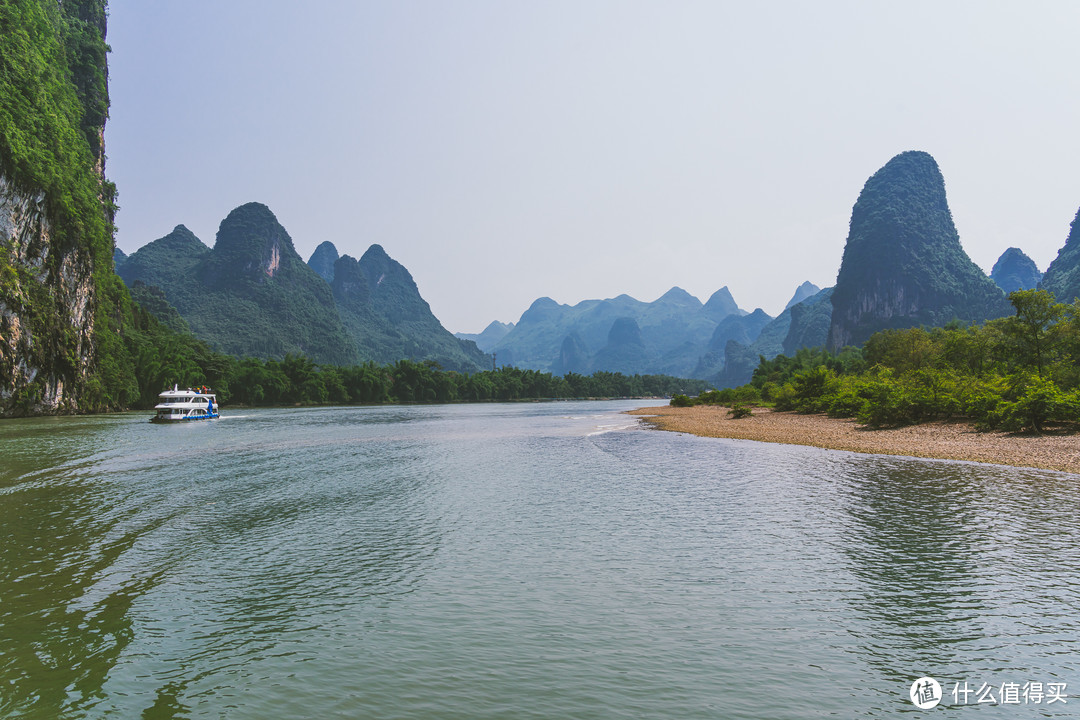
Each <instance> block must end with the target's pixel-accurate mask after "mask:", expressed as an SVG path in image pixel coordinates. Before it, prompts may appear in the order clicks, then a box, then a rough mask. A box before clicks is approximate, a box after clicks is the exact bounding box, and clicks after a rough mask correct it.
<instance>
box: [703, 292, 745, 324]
mask: <svg viewBox="0 0 1080 720" xmlns="http://www.w3.org/2000/svg"><path fill="white" fill-rule="evenodd" d="M704 307H705V313H706V315H708V316H709V317H710V318H712V319H713V321H715V322H720V321H721V320H723V319H724V318H726V317H727V316H728V315H735V314H737V313H738V312H739V306H738V305H737V304H736V303H735V298H733V297H731V291H730V290H728V288H727V285H725V286H724V287H722V288H720V289H719V290H717V291H716V292H714V293H713V294H712V295H711V296H710V297H709V299H708V301H707V302H706V303H705V306H704Z"/></svg>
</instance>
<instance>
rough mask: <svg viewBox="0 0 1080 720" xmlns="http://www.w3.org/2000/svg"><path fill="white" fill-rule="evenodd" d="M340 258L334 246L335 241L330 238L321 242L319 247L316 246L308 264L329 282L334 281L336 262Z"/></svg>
mask: <svg viewBox="0 0 1080 720" xmlns="http://www.w3.org/2000/svg"><path fill="white" fill-rule="evenodd" d="M337 260H338V251H337V248H336V247H334V243H332V242H330V241H329V240H327V241H325V242H322V243H319V247H317V248H315V252H313V253H311V257H310V258H308V261H307V264H308V267H310V268H311V269H312V270H314V271H315V272H317V273H319V275H320V276H322V279H323V280H325V281H326V282H328V283H332V282H334V263H336V262H337Z"/></svg>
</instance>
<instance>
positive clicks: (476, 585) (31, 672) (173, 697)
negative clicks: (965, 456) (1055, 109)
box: [0, 401, 1080, 719]
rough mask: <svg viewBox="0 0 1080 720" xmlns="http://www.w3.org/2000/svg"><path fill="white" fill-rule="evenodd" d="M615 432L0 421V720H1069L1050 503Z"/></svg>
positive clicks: (896, 472) (1076, 565)
mask: <svg viewBox="0 0 1080 720" xmlns="http://www.w3.org/2000/svg"><path fill="white" fill-rule="evenodd" d="M641 404H642V403H641V401H621V402H590V403H547V404H512V405H463V406H426V407H380V408H318V409H295V410H292V409H287V410H238V411H233V412H230V411H229V409H228V408H225V411H224V412H225V414H226V416H225V417H223V418H222V419H221V420H218V421H213V422H206V423H195V424H191V425H184V426H178V427H159V426H155V425H151V424H150V423H148V422H146V418H147V416H146V414H145V413H144V414H137V415H136V414H124V415H112V416H103V417H91V418H61V419H36V420H18V421H5V422H2V423H0V717H5V718H6V717H28V718H55V717H63V718H99V717H116V718H170V717H177V718H218V717H227V718H230V719H231V718H259V719H262V718H424V719H441V718H462V719H465V718H470V719H471V718H770V719H771V718H817V717H841V718H850V717H867V718H869V717H882V716H886V715H893V714H900V713H914V714H915V715H920V714H925V715H926V716H927V717H961V715H962V713H967V712H969V711H975V710H981V711H983V714H980V715H979V717H983V718H994V717H999V718H1013V717H1042V716H1051V717H1058V716H1060V717H1067V716H1075V715H1076V714H1077V713H1078V711H1080V697H1076V698H1073V697H1071V695H1070V693H1080V643H1078V641H1080V570H1078V569H1080V476H1076V475H1067V474H1061V473H1051V472H1043V471H1034V470H1016V469H1008V468H1000V467H992V466H986V465H975V464H966V463H955V462H928V461H918V460H909V459H897V458H889V457H879V456H867V455H855V454H851V453H842V452H832V451H824V450H817V449H813V448H805V447H791V446H781V445H767V444H759V443H751V442H741V441H726V440H714V439H703V438H695V437H690V436H685V435H678V434H673V433H663V432H659V431H654V430H648V429H644V428H642V427H639V426H638V424H637V422H636V420H635V419H633V418H631V417H629V416H625V415H621V414H620V411H622V410H625V409H629V408H632V407H635V406H638V405H641ZM922 676H931V677H933V678H935V679H936V680H937V681H938V682H939V683H940V685H941V688H942V690H941V692H942V695H943V696H944V697H943V699H942V701H941V704H940V705H939V706H938V707H937V708H935V709H933V710H920V709H918V708H916V707H915V705H913V704H912V701H911V699H910V698H909V688H910V687H911V685H912V683H913V681H915V680H916V679H917V678H920V677H922ZM965 689H967V690H968V691H969V693H968V694H965V693H964V690H965ZM980 691H981V692H982V700H983V701H984V702H982V703H979V702H977V700H979V692H980ZM990 699H992V700H994V703H990V702H989V700H990ZM1014 699H1015V702H1014ZM963 717H969V715H966V714H965V715H963Z"/></svg>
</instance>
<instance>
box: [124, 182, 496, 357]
mask: <svg viewBox="0 0 1080 720" xmlns="http://www.w3.org/2000/svg"><path fill="white" fill-rule="evenodd" d="M312 259H313V261H314V263H313V264H314V265H315V266H316V267H318V269H319V272H317V271H316V270H315V269H314V268H313V267H311V266H309V265H308V263H305V262H304V261H303V259H301V257H300V256H299V254H297V252H296V249H295V247H294V246H293V242H292V238H291V237H289V234H288V233H287V232H286V231H285V228H283V227H282V226H281V225H280V224H279V223H278V221H277V218H276V217H274V214H273V213H272V212H271V211H270V209H269V208H267V207H266V206H265V205H262V204H260V203H248V204H246V205H242V206H240V207H238V208H236V209H235V210H233V211H232V212H231V213H229V215H228V217H226V218H225V220H223V221H222V223H221V227H220V228H219V230H218V234H217V239H216V242H215V244H214V247H213V248H212V249H211V248H209V247H207V246H206V245H205V244H203V243H202V241H201V240H199V239H198V238H197V237H195V235H194V234H193V233H191V231H190V230H188V229H187V228H186V227H184V226H183V225H178V226H176V228H174V229H173V231H172V232H171V233H169V234H168V235H166V236H165V237H163V238H160V239H158V240H155V241H153V242H151V243H148V244H147V245H145V246H143V247H142V248H140V249H139V250H138V251H136V252H135V253H132V254H131V255H130V256H129V257H127V258H123V259H122V263H121V264H120V265H119V267H118V271H119V274H120V276H121V278H122V279H123V280H124V282H125V283H126V284H127V285H128V286H129V287H132V288H134V287H135V286H136V284H138V285H140V286H148V287H156V288H160V291H161V293H162V294H163V296H164V300H165V301H167V303H166V304H167V305H171V306H172V307H174V308H175V310H176V311H177V312H178V313H179V315H180V316H181V317H182V318H183V320H184V321H185V322H186V323H187V324H188V325H189V326H190V327H191V331H192V332H193V333H194V334H195V335H196V336H197V337H200V338H202V339H204V340H206V341H207V342H209V343H210V344H211V345H212V346H214V347H216V348H218V349H220V350H222V351H223V352H226V353H229V354H232V355H238V356H243V355H251V356H256V357H278V358H280V357H282V356H284V355H285V354H287V353H294V354H303V355H306V356H308V357H310V358H311V359H312V360H314V361H316V362H318V363H326V364H334V365H346V364H353V363H356V362H359V361H361V360H373V361H376V362H380V363H386V362H394V361H397V360H400V359H405V358H408V359H413V360H434V361H435V362H438V363H439V364H440V365H441V366H443V367H444V368H446V369H449V370H461V371H469V372H471V371H475V370H478V369H482V368H484V367H487V366H488V363H489V361H488V358H487V356H486V355H484V353H482V352H481V351H480V350H479V349H478V348H477V347H476V345H475V344H474V343H470V342H463V341H460V340H458V339H456V338H454V337H453V336H452V335H451V334H450V333H449V332H448V331H447V330H446V329H445V328H443V327H442V325H441V324H440V323H439V321H438V320H437V319H436V318H435V316H434V315H433V314H432V313H431V308H430V307H429V306H428V304H427V303H426V302H425V301H424V300H423V298H422V297H420V293H419V290H418V289H417V287H416V283H415V282H414V281H413V279H412V276H411V275H410V274H409V272H408V271H407V270H406V269H405V268H404V267H403V266H401V265H400V264H399V263H397V262H396V261H394V260H393V259H392V258H390V257H389V256H388V255H387V254H386V252H385V251H384V250H383V249H382V248H381V247H380V246H378V245H373V246H371V248H369V250H368V251H367V252H366V253H365V254H364V256H363V257H362V258H361V259H360V260H359V261H358V260H355V259H354V258H351V257H349V256H348V255H345V256H339V255H338V252H337V249H336V248H335V247H334V246H333V244H332V243H322V244H321V245H319V247H318V248H317V249H316V252H315V254H314V255H313V256H312ZM327 277H329V278H330V280H327ZM143 292H144V293H145V291H143ZM147 297H148V298H150V299H152V300H154V307H157V308H159V311H162V312H164V308H163V307H162V305H161V302H162V300H161V299H160V298H157V297H156V296H154V295H153V294H150V295H148V296H147ZM166 314H167V313H166ZM172 322H175V321H174V320H173V321H172Z"/></svg>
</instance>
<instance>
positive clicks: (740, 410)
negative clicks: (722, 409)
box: [727, 403, 754, 420]
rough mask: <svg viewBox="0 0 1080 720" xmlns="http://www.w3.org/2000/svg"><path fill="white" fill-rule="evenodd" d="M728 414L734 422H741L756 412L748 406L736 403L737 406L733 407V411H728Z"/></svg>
mask: <svg viewBox="0 0 1080 720" xmlns="http://www.w3.org/2000/svg"><path fill="white" fill-rule="evenodd" d="M727 414H728V416H729V417H731V419H732V420H741V419H743V418H748V417H750V416H751V415H753V414H754V412H753V410H751V409H750V408H749V407H747V406H746V405H740V404H738V403H736V404H735V405H732V406H731V409H730V410H728V413H727Z"/></svg>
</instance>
